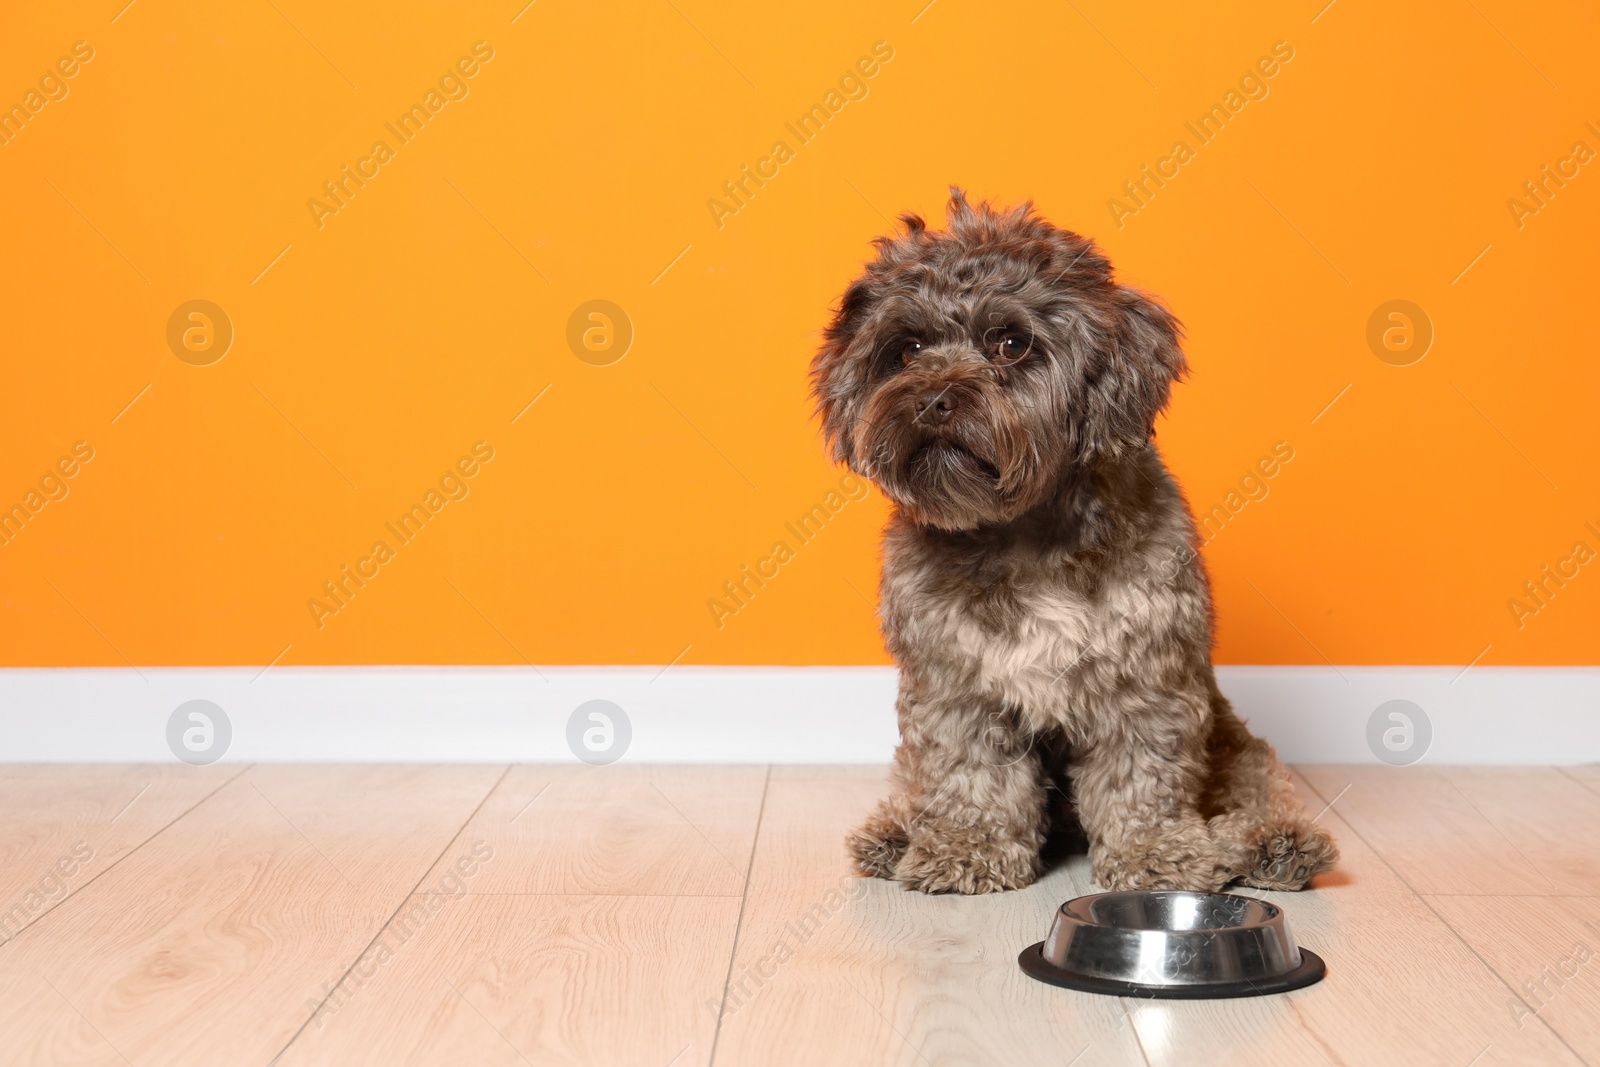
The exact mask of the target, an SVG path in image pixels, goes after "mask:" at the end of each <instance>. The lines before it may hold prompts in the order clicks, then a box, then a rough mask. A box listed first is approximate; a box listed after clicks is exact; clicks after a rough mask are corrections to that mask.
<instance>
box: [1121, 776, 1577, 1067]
mask: <svg viewBox="0 0 1600 1067" xmlns="http://www.w3.org/2000/svg"><path fill="white" fill-rule="evenodd" d="M1298 785H1299V787H1300V788H1301V789H1302V790H1304V791H1305V792H1306V794H1307V799H1308V800H1309V799H1312V798H1314V797H1315V796H1316V794H1315V793H1314V792H1313V791H1311V788H1310V786H1309V784H1308V783H1306V782H1305V781H1304V780H1303V779H1302V780H1301V781H1300V782H1299V783H1298ZM1340 787H1341V788H1342V783H1341V786H1340ZM1337 791H1338V790H1337V788H1336V789H1334V790H1333V791H1332V792H1330V793H1329V794H1328V795H1327V796H1326V797H1324V798H1322V800H1321V801H1318V802H1314V803H1313V810H1315V809H1316V808H1318V807H1321V806H1322V804H1323V803H1326V802H1327V801H1329V800H1332V799H1333V797H1334V795H1336V793H1337ZM1354 792H1355V790H1354V789H1352V790H1351V791H1350V793H1347V794H1346V797H1349V796H1350V795H1352V794H1354ZM1343 806H1344V801H1343V800H1342V799H1341V800H1340V802H1339V805H1338V807H1336V808H1335V809H1334V810H1333V811H1330V812H1327V813H1325V814H1324V815H1323V816H1322V820H1323V822H1324V825H1326V826H1327V827H1328V829H1329V830H1330V831H1331V832H1332V833H1333V834H1334V836H1335V837H1336V838H1337V839H1338V841H1339V846H1340V848H1341V850H1342V852H1343V858H1342V859H1341V861H1340V864H1339V867H1338V868H1337V869H1336V870H1334V871H1332V872H1329V873H1328V874H1324V875H1321V876H1319V877H1318V878H1317V879H1316V880H1315V881H1314V883H1313V887H1312V888H1311V889H1309V890H1307V891H1305V892H1302V893H1264V894H1260V895H1261V896H1263V897H1265V898H1266V899H1269V900H1272V901H1273V902H1275V903H1277V904H1278V905H1279V906H1281V907H1283V908H1284V909H1285V911H1286V912H1287V913H1288V916H1289V920H1290V924H1291V927H1292V929H1293V930H1294V932H1295V936H1296V937H1297V938H1298V939H1299V940H1300V941H1301V943H1303V944H1304V945H1306V947H1308V948H1310V949H1312V950H1313V951H1315V952H1317V953H1319V954H1320V955H1321V956H1322V957H1323V959H1324V960H1326V961H1327V964H1328V976H1327V977H1326V978H1324V979H1323V980H1322V981H1321V982H1319V983H1318V984H1316V985H1314V986H1310V987H1307V988H1305V989H1301V990H1297V991H1295V992H1292V993H1285V994H1280V995H1276V996H1270V997H1254V998H1249V999H1242V1000H1220V1001H1206V1002H1201V1001H1188V1002H1185V1001H1153V1002H1151V1003H1149V1004H1147V1005H1145V1006H1142V1007H1141V1008H1139V1009H1138V1011H1136V1012H1135V1013H1134V1020H1135V1026H1136V1027H1137V1028H1138V1031H1139V1036H1140V1039H1141V1041H1142V1042H1143V1045H1144V1049H1145V1051H1146V1053H1147V1054H1148V1056H1149V1059H1150V1063H1151V1064H1154V1065H1157V1067H1160V1065H1167V1064H1171V1065H1173V1067H1180V1065H1181V1067H1205V1065H1209V1064H1215V1065H1217V1067H1223V1065H1227V1067H1248V1065H1252V1064H1260V1065H1262V1067H1269V1065H1272V1067H1276V1065H1281V1064H1285V1063H1306V1064H1310V1063H1323V1062H1329V1063H1336V1064H1341V1065H1351V1067H1354V1065H1358V1064H1373V1065H1383V1067H1388V1065H1392V1064H1398V1063H1440V1064H1460V1065H1466V1064H1468V1063H1472V1064H1474V1065H1475V1067H1487V1065H1489V1064H1578V1063H1580V1062H1581V1061H1580V1060H1578V1058H1577V1057H1575V1056H1574V1055H1573V1054H1572V1053H1571V1052H1570V1051H1569V1050H1568V1049H1567V1048H1566V1047H1565V1046H1564V1045H1563V1044H1562V1043H1561V1041H1560V1039H1559V1038H1558V1037H1557V1036H1556V1035H1555V1034H1554V1033H1552V1032H1551V1031H1550V1030H1549V1028H1548V1027H1545V1026H1544V1025H1543V1024H1539V1023H1537V1022H1536V1023H1534V1024H1530V1025H1528V1026H1526V1027H1523V1028H1520V1029H1519V1028H1518V1027H1517V1026H1516V1025H1515V1024H1514V1023H1513V1021H1512V1020H1511V1018H1510V1017H1509V1015H1507V1013H1506V1011H1505V1003H1506V998H1507V997H1508V996H1509V995H1510V993H1509V990H1507V988H1506V986H1505V984H1504V983H1503V982H1501V981H1500V979H1499V977H1498V976H1496V975H1495V974H1494V973H1493V972H1492V971H1491V970H1490V969H1489V968H1488V967H1486V966H1485V965H1484V964H1483V963H1482V962H1480V961H1479V960H1478V959H1477V957H1476V956H1474V955H1473V953H1472V952H1471V950H1470V949H1469V948H1468V947H1467V946H1466V945H1464V944H1463V943H1462V942H1461V940H1460V939H1459V938H1458V937H1456V935H1455V933H1454V932H1453V931H1452V930H1451V929H1450V927H1449V926H1447V925H1446V924H1445V923H1444V922H1443V921H1442V920H1441V919H1440V918H1439V917H1438V916H1437V915H1435V914H1434V913H1433V911H1432V910H1431V909H1429V907H1428V906H1427V904H1426V903H1425V902H1424V901H1422V900H1421V899H1420V898H1419V897H1417V896H1416V895H1415V894H1414V893H1412V892H1411V891H1410V889H1408V888H1407V887H1406V885H1405V884H1404V883H1403V882H1402V881H1401V880H1400V879H1399V878H1398V877H1396V875H1395V873H1394V871H1393V870H1391V869H1390V868H1389V867H1388V866H1387V865H1386V864H1385V863H1384V862H1383V859H1382V858H1380V857H1379V856H1378V855H1377V853H1375V852H1374V851H1373V850H1372V849H1371V848H1370V847H1368V845H1367V844H1365V843H1364V842H1363V841H1362V840H1361V838H1360V837H1359V836H1358V835H1357V834H1356V833H1355V832H1354V831H1353V830H1352V829H1351V827H1350V826H1349V825H1347V824H1346V823H1345V822H1344V821H1343V820H1342V819H1341V818H1340V817H1339V815H1338V811H1339V810H1341V809H1342V808H1343Z"/></svg>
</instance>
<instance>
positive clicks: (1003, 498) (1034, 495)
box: [811, 189, 1185, 530]
mask: <svg viewBox="0 0 1600 1067" xmlns="http://www.w3.org/2000/svg"><path fill="white" fill-rule="evenodd" d="M950 192H951V196H950V205H949V210H948V227H947V228H946V229H945V230H943V231H942V232H941V231H931V230H929V229H927V228H926V226H925V225H924V224H923V221H922V220H921V219H920V218H918V217H917V216H915V215H903V216H901V221H902V222H903V223H904V224H905V227H906V228H905V232H904V233H902V234H900V235H898V236H895V237H880V238H878V239H877V240H876V241H875V242H874V243H875V244H876V245H877V247H878V256H877V259H876V260H874V261H873V262H872V263H870V264H868V265H867V268H866V270H865V271H864V272H863V273H862V275H861V277H859V278H857V279H856V280H855V281H854V282H852V283H850V286H849V288H847V289H846V290H845V293H844V297H843V299H842V300H841V301H840V303H839V307H838V310H837V312H836V313H835V315H834V317H833V321H832V322H831V323H830V324H829V326H828V328H827V330H826V332H825V334H824V341H823V345H822V349H821V351H819V352H818V353H817V356H816V358H815V359H814V360H813V361H812V364H811V378H812V390H813V393H814V394H815V396H816V399H817V407H818V412H819V414H820V415H821V418H822V427H823V430H824V432H825V433H826V434H827V437H828V441H829V444H830V446H831V447H832V450H833V453H834V457H835V458H836V459H838V460H840V461H842V462H844V463H845V464H847V465H848V466H849V467H850V469H851V470H853V471H855V472H856V473H858V474H860V475H862V476H864V477H867V478H871V479H872V480H873V481H874V482H876V483H877V485H878V486H879V487H880V488H881V489H882V490H883V491H884V493H885V494H886V495H887V496H888V497H889V498H890V499H891V500H893V501H895V503H897V504H899V505H900V506H901V508H903V509H905V510H906V511H907V512H909V513H910V515H911V517H912V518H913V519H914V520H916V521H917V522H920V523H924V524H927V525H932V526H937V527H940V528H942V529H946V530H965V529H973V528H975V527H978V526H984V525H990V524H994V523H1004V522H1008V521H1010V520H1011V519H1014V518H1016V517H1017V516H1018V515H1021V514H1022V513H1023V512H1025V511H1027V510H1028V509H1029V508H1031V507H1033V506H1035V505H1036V504H1038V503H1040V502H1041V501H1043V500H1044V499H1046V498H1047V497H1048V496H1049V494H1050V493H1051V492H1052V490H1053V489H1054V488H1055V487H1056V486H1057V485H1059V484H1060V483H1061V479H1062V478H1063V477H1064V476H1065V475H1067V474H1069V473H1071V471H1070V468H1071V467H1072V466H1073V465H1075V464H1084V463H1086V462H1088V461H1089V460H1091V459H1093V458H1094V457H1095V456H1096V455H1099V454H1105V453H1112V452H1115V451H1117V450H1118V449H1120V448H1123V447H1125V446H1127V445H1128V444H1130V443H1135V442H1143V441H1145V440H1147V439H1148V437H1149V435H1150V433H1151V431H1152V428H1153V425H1154V422H1155V418H1156V416H1157V415H1158V414H1159V413H1160V411H1161V409H1162V408H1163V407H1164V406H1165V405H1166V402H1167V392H1168V388H1169V387H1170V385H1171V384H1172V382H1173V381H1174V380H1175V379H1176V378H1177V377H1178V376H1179V375H1181V374H1182V373H1183V371H1184V369H1185V367H1184V361H1183V353H1182V352H1181V351H1180V350H1179V347H1178V330H1179V326H1178V323H1177V320H1176V319H1174V318H1173V317H1172V316H1171V315H1170V314H1169V313H1168V312H1167V311H1166V309H1165V308H1163V307H1161V306H1160V305H1159V304H1157V303H1156V302H1155V301H1153V300H1151V299H1150V298H1149V297H1146V296H1144V295H1143V294H1141V293H1138V292H1136V291H1134V290H1132V289H1129V288H1127V287H1125V286H1122V285H1118V284H1117V283H1116V282H1115V281H1114V280H1113V278H1112V273H1111V265H1110V263H1109V262H1107V260H1106V258H1105V256H1103V255H1101V253H1100V251H1099V249H1097V248H1096V247H1095V245H1094V242H1092V241H1090V240H1089V239H1088V238H1085V237H1080V236H1078V235H1077V234H1075V233H1070V232H1068V231H1067V230H1062V229H1058V228H1056V227H1055V226H1052V225H1051V224H1050V223H1048V222H1046V221H1045V220H1043V219H1041V218H1039V217H1038V216H1037V215H1035V214H1034V213H1033V210H1032V207H1031V205H1024V206H1023V207H1020V208H1017V209H1015V210H1012V211H1006V212H1001V211H994V210H991V208H990V207H989V205H987V204H980V205H979V206H978V207H976V208H974V207H972V206H970V205H968V203H967V201H966V198H965V197H964V196H963V194H962V193H961V191H960V190H959V189H951V191H950Z"/></svg>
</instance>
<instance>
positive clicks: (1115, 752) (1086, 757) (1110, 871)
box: [1071, 694, 1232, 892]
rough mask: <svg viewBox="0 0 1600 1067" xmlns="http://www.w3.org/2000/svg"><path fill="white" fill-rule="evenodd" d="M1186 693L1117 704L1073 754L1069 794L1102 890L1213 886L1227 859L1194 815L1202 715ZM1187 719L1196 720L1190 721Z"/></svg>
mask: <svg viewBox="0 0 1600 1067" xmlns="http://www.w3.org/2000/svg"><path fill="white" fill-rule="evenodd" d="M1191 703H1193V701H1192V700H1191V699H1190V698H1189V697H1187V696H1177V695H1173V694H1152V695H1151V696H1150V698H1149V699H1148V701H1145V702H1143V706H1141V707H1137V708H1124V709H1120V710H1119V711H1118V712H1117V713H1116V714H1115V715H1114V716H1112V717H1111V718H1110V722H1111V725H1110V727H1109V729H1111V730H1114V734H1113V735H1111V736H1102V737H1100V738H1098V739H1096V740H1095V741H1094V742H1093V743H1091V744H1089V745H1086V746H1084V747H1083V748H1082V749H1081V750H1079V751H1077V752H1075V753H1074V755H1073V762H1072V766H1071V773H1072V783H1073V794H1074V797H1075V798H1076V800H1077V805H1078V817H1079V819H1080V820H1081V821H1082V823H1083V828H1084V831H1085V833H1087V835H1088V837H1089V860H1090V863H1091V865H1092V876H1093V878H1094V880H1095V882H1096V883H1098V884H1099V885H1102V886H1104V887H1105V888H1107V889H1114V890H1120V889H1187V890H1194V891H1199V892H1214V891H1216V890H1218V889H1220V888H1222V886H1224V885H1225V884H1227V882H1228V881H1229V879H1230V878H1231V877H1232V872H1231V871H1230V870H1229V869H1228V862H1227V861H1228V857H1227V855H1226V853H1225V852H1224V850H1223V849H1221V848H1219V847H1218V845H1217V843H1216V841H1215V840H1213V838H1212V835H1211V831H1210V829H1209V828H1208V827H1207V826H1206V821H1205V819H1204V818H1203V817H1202V816H1201V814H1200V807H1199V805H1200V800H1201V791H1202V786H1203V784H1204V782H1205V778H1206V775H1205V770H1206V764H1205V758H1204V755H1205V742H1204V737H1203V735H1202V736H1194V733H1195V731H1196V730H1203V728H1204V727H1203V725H1202V724H1203V722H1204V716H1203V715H1199V714H1194V713H1192V711H1191V710H1190V708H1189V707H1187V705H1189V704H1191ZM1190 723H1195V724H1196V726H1195V727H1193V728H1191V727H1190V726H1189V724H1190Z"/></svg>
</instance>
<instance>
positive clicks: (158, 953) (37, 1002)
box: [0, 766, 501, 1064]
mask: <svg viewBox="0 0 1600 1067" xmlns="http://www.w3.org/2000/svg"><path fill="white" fill-rule="evenodd" d="M500 773H501V768H497V767H373V766H365V767H256V768H252V769H251V770H249V771H248V772H246V773H245V774H243V775H241V776H239V777H238V778H236V779H234V780H233V781H232V782H230V783H228V784H227V785H226V786H224V787H223V788H222V789H220V790H218V791H217V792H216V793H215V794H214V795H212V796H211V797H210V798H209V799H207V800H206V801H205V802H204V803H202V804H200V805H199V806H198V807H196V808H195V809H194V810H192V811H190V812H189V813H188V814H187V815H185V816H184V817H183V818H181V819H179V820H178V821H177V822H175V823H173V824H172V825H171V826H169V827H168V828H167V829H166V830H165V831H163V832H162V833H161V834H159V835H158V836H157V837H156V838H155V839H153V840H152V841H150V842H149V843H148V844H147V845H145V847H143V848H141V849H139V850H138V851H137V852H135V853H133V854H132V855H130V856H129V857H127V859H125V860H124V861H123V862H122V863H120V864H119V865H118V866H117V867H116V868H115V869H114V870H112V871H110V872H109V873H107V874H106V875H105V877H103V878H100V879H99V880H97V881H95V882H94V883H92V884H90V885H88V886H86V887H85V888H84V889H82V890H81V891H80V892H79V893H78V894H76V895H75V896H74V897H73V898H72V899H70V900H69V901H67V902H66V903H65V904H64V905H62V906H61V907H58V908H57V909H56V910H55V911H53V912H51V913H50V914H49V915H47V916H46V917H44V918H43V919H41V920H40V921H38V922H36V923H34V924H33V925H32V926H31V927H29V928H28V929H27V930H25V931H23V933H22V934H20V935H19V936H18V937H16V938H15V939H13V940H12V941H11V942H9V943H8V944H7V945H6V946H5V947H4V949H0V1033H4V1034H5V1035H6V1039H5V1042H4V1046H5V1050H6V1051H5V1055H6V1056H7V1057H9V1058H10V1059H11V1061H12V1062H18V1063H72V1062H84V1063H98V1062H106V1063H113V1062H124V1060H126V1061H129V1062H132V1063H136V1064H146V1063H162V1064H216V1063H234V1062H254V1063H266V1062H267V1061H268V1060H270V1059H271V1058H272V1056H273V1055H275V1054H276V1053H277V1052H278V1051H279V1050H280V1049H281V1048H282V1047H283V1046H284V1044H285V1043H286V1042H287V1041H288V1040H289V1038H290V1036H291V1035H292V1034H293V1033H294V1032H295V1031H296V1030H297V1029H298V1027H299V1026H300V1025H301V1023H302V1022H303V1021H304V1020H305V1019H306V1018H307V1017H308V1015H309V1009H308V1007H307V1000H308V999H309V998H311V997H312V996H314V995H317V994H318V993H319V992H320V988H321V986H322V985H323V983H324V982H327V981H337V980H338V979H339V977H340V976H342V975H343V974H344V972H345V970H346V968H347V967H349V966H350V964H351V963H352V962H353V961H355V959H356V958H357V956H358V955H359V954H360V953H361V951H362V950H363V949H364V948H365V947H366V945H367V944H368V942H369V941H370V940H371V939H372V937H373V936H374V935H375V934H376V933H377V932H378V930H379V929H380V928H381V927H382V925H383V924H384V922H385V921H386V920H387V919H388V918H389V916H390V915H391V914H392V913H393V912H394V910H395V909H396V908H397V907H398V906H399V905H400V903H401V902H402V901H404V900H405V899H406V898H407V896H408V895H409V894H410V893H411V892H412V891H413V890H414V889H415V887H416V885H417V883H418V879H419V878H420V876H421V875H422V873H423V872H425V871H427V870H428V869H429V868H430V866H432V865H433V864H434V862H435V860H436V859H437V857H438V856H439V853H440V851H441V850H443V849H444V848H445V846H446V844H447V843H449V842H450V841H451V839H452V838H453V837H454V835H455V834H456V833H457V831H458V830H459V829H460V828H461V826H462V824H463V823H464V822H465V821H466V820H467V817H468V815H469V814H470V813H471V812H472V811H473V809H474V808H475V807H476V806H477V805H478V804H479V803H480V802H481V800H482V799H483V797H484V795H485V794H486V793H487V792H488V790H489V789H490V788H491V787H492V785H493V783H494V782H495V781H496V779H497V778H498V776H499V775H500Z"/></svg>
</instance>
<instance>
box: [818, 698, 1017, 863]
mask: <svg viewBox="0 0 1600 1067" xmlns="http://www.w3.org/2000/svg"><path fill="white" fill-rule="evenodd" d="M900 724H901V725H900V732H901V738H902V740H901V743H900V747H899V749H897V750H896V752H895V770H894V791H893V793H892V794H891V795H890V797H889V798H888V799H887V800H885V801H883V803H881V804H880V805H879V806H878V809H877V810H876V811H875V812H874V813H873V814H872V815H871V816H870V817H869V818H868V819H867V822H866V824H865V825H864V826H862V827H861V828H860V829H859V830H857V831H856V832H855V833H854V834H852V835H851V837H850V843H849V845H850V851H851V853H852V854H853V856H854V857H855V861H856V866H857V868H858V869H859V870H860V871H862V873H864V874H872V875H879V876H883V877H892V878H894V879H895V880H897V881H899V882H903V883H904V884H905V885H907V886H909V887H910V888H912V889H917V890H921V891H922V892H925V893H992V892H996V891H999V890H1002V889H1020V888H1021V887H1023V886H1025V885H1028V884H1030V883H1031V882H1032V881H1033V880H1034V879H1035V878H1037V877H1038V875H1039V849H1040V846H1041V845H1042V844H1043V843H1044V831H1045V825H1046V810H1045V783H1044V776H1043V770H1042V765H1041V761H1040V756H1039V753H1038V752H1037V751H1035V747H1034V745H1033V743H1032V737H1031V735H1030V734H1028V733H1027V732H1026V730H1025V729H1024V728H1023V727H1022V726H1021V725H1020V724H1019V723H1017V721H1016V719H1015V716H1014V715H1012V714H1010V713H1008V712H1006V711H1005V710H1003V709H1001V708H1000V707H998V706H996V705H992V704H988V703H985V702H982V701H980V700H977V699H975V698H973V697H972V696H971V695H970V694H954V693H951V694H940V695H937V696H932V697H928V696H922V695H918V694H916V693H914V692H913V691H912V686H911V684H910V683H909V682H907V681H906V680H905V678H904V676H903V677H902V685H901V695H900Z"/></svg>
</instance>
